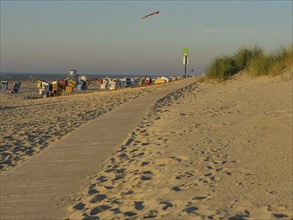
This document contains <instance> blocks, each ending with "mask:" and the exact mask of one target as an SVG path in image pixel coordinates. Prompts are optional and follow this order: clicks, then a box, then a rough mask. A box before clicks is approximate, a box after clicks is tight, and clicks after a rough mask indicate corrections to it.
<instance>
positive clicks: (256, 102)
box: [66, 76, 293, 219]
mask: <svg viewBox="0 0 293 220" xmlns="http://www.w3.org/2000/svg"><path fill="white" fill-rule="evenodd" d="M291 135H292V81H285V82H283V81H281V80H279V79H278V78H268V77H260V78H257V79H251V78H249V77H247V76H242V77H240V78H237V79H234V80H230V81H226V82H223V83H199V84H194V85H191V86H188V87H186V88H184V89H181V90H178V91H176V92H174V93H172V94H170V95H168V96H167V97H165V98H163V99H161V100H160V101H158V102H157V103H156V105H155V106H154V108H153V109H152V110H151V111H150V112H149V113H148V114H147V115H145V117H144V118H143V120H142V122H141V123H140V124H139V125H138V127H137V128H136V129H135V130H134V131H133V132H132V134H131V135H130V137H129V138H128V139H127V140H126V141H125V142H124V143H123V144H122V145H121V146H119V147H117V149H116V151H115V152H114V153H113V154H112V155H111V157H110V158H109V159H108V160H107V161H106V162H105V164H104V169H103V171H101V172H100V173H98V174H97V175H96V176H95V177H93V178H92V180H91V183H90V184H89V185H88V186H87V187H85V188H84V189H83V191H82V192H81V193H80V195H79V196H78V197H77V198H75V202H74V203H73V204H72V205H71V206H70V207H68V210H69V214H68V216H67V217H68V218H69V219H83V218H84V219H144V218H154V219H233V218H235V219H278V218H281V219H282V218H285V219H288V218H292V217H293V214H292V186H293V182H292V136H291ZM67 217H66V218H67Z"/></svg>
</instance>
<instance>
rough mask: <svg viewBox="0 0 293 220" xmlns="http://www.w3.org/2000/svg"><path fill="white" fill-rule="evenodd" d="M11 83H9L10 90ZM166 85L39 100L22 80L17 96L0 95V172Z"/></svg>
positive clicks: (33, 86)
mask: <svg viewBox="0 0 293 220" xmlns="http://www.w3.org/2000/svg"><path fill="white" fill-rule="evenodd" d="M12 83H13V82H9V85H10V86H9V89H11V85H12ZM175 83H176V82H175ZM168 85H170V84H163V85H154V86H151V87H150V86H148V87H139V88H125V89H120V90H115V91H97V86H96V85H95V84H94V83H92V84H91V85H90V86H89V89H88V90H87V91H85V92H74V93H64V94H63V95H62V96H57V97H50V98H45V99H42V98H41V95H39V94H38V90H37V88H36V83H30V82H27V81H22V85H21V88H20V92H19V93H17V94H9V93H8V92H9V91H7V92H6V93H3V92H0V113H1V114H0V121H1V130H0V136H1V147H0V152H1V161H0V172H5V171H7V170H9V169H11V168H12V167H13V166H15V165H17V164H20V163H21V162H23V161H25V160H27V159H28V158H30V157H31V156H33V155H35V154H37V153H39V152H41V151H43V150H44V149H46V148H47V147H48V146H49V145H50V143H53V142H55V141H58V140H60V139H61V138H62V137H64V136H65V135H66V134H68V133H70V132H72V131H73V130H75V129H77V128H79V127H80V126H82V125H83V124H85V123H87V122H89V121H90V120H93V119H95V118H98V117H100V116H101V115H103V114H105V113H106V112H108V111H111V110H113V109H114V108H116V107H117V106H119V105H120V104H122V103H125V102H127V101H128V100H131V99H134V98H136V97H138V96H142V95H145V94H148V93H150V92H153V91H156V90H157V88H159V87H162V86H168Z"/></svg>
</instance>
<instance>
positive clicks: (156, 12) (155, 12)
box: [141, 11, 160, 19]
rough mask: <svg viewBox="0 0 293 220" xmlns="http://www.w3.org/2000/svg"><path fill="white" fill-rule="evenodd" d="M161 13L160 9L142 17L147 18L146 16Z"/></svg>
mask: <svg viewBox="0 0 293 220" xmlns="http://www.w3.org/2000/svg"><path fill="white" fill-rule="evenodd" d="M159 13H160V11H154V12H153V13H151V14H148V15H146V16H144V17H142V18H141V19H145V18H147V17H150V16H153V15H157V14H159Z"/></svg>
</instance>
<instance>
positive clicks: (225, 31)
mask: <svg viewBox="0 0 293 220" xmlns="http://www.w3.org/2000/svg"><path fill="white" fill-rule="evenodd" d="M0 1H1V11H0V12H1V26H0V27H1V32H0V33H1V38H0V48H1V51H0V52H1V69H0V72H13V73H66V72H68V70H69V69H71V68H74V69H76V70H77V72H78V73H79V74H86V73H95V74H109V75H111V74H130V75H152V74H162V75H179V74H182V73H183V72H184V65H183V63H182V60H183V48H188V50H189V54H188V58H189V62H188V66H187V68H188V72H190V71H191V70H192V69H194V72H195V73H202V72H204V70H205V69H206V67H207V66H208V65H209V64H210V63H211V62H212V60H213V59H214V58H215V57H218V56H223V55H231V54H233V53H234V52H236V51H237V50H238V49H239V48H240V47H252V46H255V45H258V46H261V47H263V48H264V49H265V51H268V52H270V51H273V50H275V49H277V48H279V47H281V46H284V47H288V46H289V45H291V44H292V41H293V40H292V20H293V18H292V10H293V8H292V7H293V6H292V4H293V1H292V0H288V1H285V0H281V1H280V0H276V1H272V0H271V1H252V0H247V1H220V0H218V1H216V0H215V1H196V0H193V1H192V0H189V1H179V0H178V1H174V0H172V1H166V0H165V1H163V0H161V1H159V0H145V1H140V0H136V1H134V0H133V1H122V0H120V1H118V0H117V1H112V0H107V1H98V0H92V1H85V0H84V1H69V0H67V1H56V0H50V1H44V0H42V1H26V0H21V1H15V0H0ZM157 10H159V11H160V13H159V14H158V15H154V16H151V17H148V18H146V19H141V18H142V17H143V16H144V15H146V14H149V13H152V12H153V11H157Z"/></svg>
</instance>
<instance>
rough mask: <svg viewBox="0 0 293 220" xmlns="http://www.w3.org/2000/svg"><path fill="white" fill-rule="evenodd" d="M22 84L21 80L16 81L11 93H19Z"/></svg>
mask: <svg viewBox="0 0 293 220" xmlns="http://www.w3.org/2000/svg"><path fill="white" fill-rule="evenodd" d="M20 86H21V82H18V81H15V82H14V83H13V89H12V90H11V91H10V93H11V94H12V93H18V92H19V89H20Z"/></svg>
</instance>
